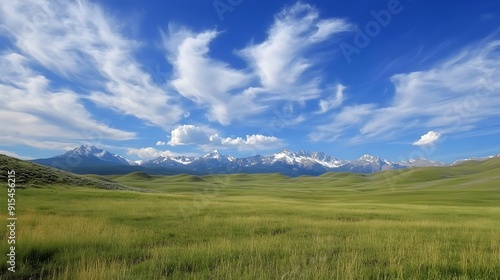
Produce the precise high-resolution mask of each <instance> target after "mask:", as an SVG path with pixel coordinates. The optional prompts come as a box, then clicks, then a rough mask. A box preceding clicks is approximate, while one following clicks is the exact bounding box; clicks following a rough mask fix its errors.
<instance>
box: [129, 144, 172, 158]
mask: <svg viewBox="0 0 500 280" xmlns="http://www.w3.org/2000/svg"><path fill="white" fill-rule="evenodd" d="M127 154H128V155H134V156H137V157H139V158H142V159H153V158H157V157H167V156H176V154H174V153H173V152H171V151H169V150H166V151H160V150H157V149H155V148H153V147H147V148H140V149H134V148H130V149H127Z"/></svg>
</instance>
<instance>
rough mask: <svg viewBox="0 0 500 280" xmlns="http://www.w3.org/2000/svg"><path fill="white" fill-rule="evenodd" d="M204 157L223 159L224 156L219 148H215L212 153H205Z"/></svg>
mask: <svg viewBox="0 0 500 280" xmlns="http://www.w3.org/2000/svg"><path fill="white" fill-rule="evenodd" d="M203 158H213V159H223V158H224V156H223V155H222V154H221V153H220V152H219V150H213V151H211V152H210V153H208V154H206V155H204V156H203Z"/></svg>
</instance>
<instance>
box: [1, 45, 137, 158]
mask: <svg viewBox="0 0 500 280" xmlns="http://www.w3.org/2000/svg"><path fill="white" fill-rule="evenodd" d="M28 63H29V61H28V59H27V58H26V57H24V56H22V55H20V54H18V53H5V54H2V55H0V65H2V67H1V69H0V92H1V93H2V102H1V103H0V109H1V110H0V123H2V124H4V125H3V126H2V130H1V131H0V139H2V143H4V144H9V145H19V144H25V145H28V146H32V147H38V148H47V149H50V147H55V146H58V147H59V148H61V146H62V145H67V144H68V143H63V142H64V141H67V140H73V141H76V140H96V139H112V140H126V139H132V138H135V133H132V132H127V131H122V130H118V129H114V128H112V127H110V125H109V124H106V123H102V122H99V121H97V120H95V119H94V118H93V117H92V116H91V114H90V113H89V112H88V111H87V110H86V109H85V107H84V106H83V104H82V103H81V101H80V98H79V96H78V94H76V93H75V92H73V91H71V90H67V89H59V90H58V89H53V87H52V85H51V83H50V81H49V80H48V79H47V78H46V77H45V76H43V75H40V74H38V73H36V72H34V71H33V70H31V69H30V68H28V67H27V64H28ZM62 139H64V140H62Z"/></svg>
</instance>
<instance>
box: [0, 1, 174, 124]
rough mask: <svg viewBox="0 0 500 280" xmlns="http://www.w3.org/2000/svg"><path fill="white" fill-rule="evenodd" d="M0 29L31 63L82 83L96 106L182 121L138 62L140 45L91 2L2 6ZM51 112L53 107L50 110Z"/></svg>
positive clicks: (153, 120)
mask: <svg viewBox="0 0 500 280" xmlns="http://www.w3.org/2000/svg"><path fill="white" fill-rule="evenodd" d="M0 25H1V28H2V30H5V31H7V35H8V36H9V37H11V38H12V39H13V42H15V47H16V48H17V49H19V50H20V52H22V53H23V54H25V55H26V57H27V58H29V59H30V60H32V61H33V62H36V63H38V64H39V65H41V66H43V67H45V68H46V69H49V70H51V71H53V72H54V73H55V74H57V75H59V76H61V77H63V78H65V79H68V80H70V81H73V82H77V83H79V86H80V87H82V88H86V91H88V92H91V94H90V95H89V96H87V98H88V99H89V100H92V101H93V102H94V103H96V104H98V105H100V106H102V107H104V108H109V109H112V110H115V111H117V112H119V113H122V114H128V115H132V116H135V117H137V118H139V119H142V120H144V121H146V122H148V123H151V124H154V125H157V126H159V127H162V128H170V127H171V125H173V124H175V123H176V122H177V121H178V120H179V119H180V118H181V117H182V113H183V112H182V109H181V108H180V107H179V106H177V105H176V104H174V102H173V97H172V96H171V94H169V93H168V92H166V91H165V90H164V89H162V88H161V87H158V86H157V85H155V84H154V82H153V81H152V79H151V77H150V75H149V74H147V73H146V72H144V71H143V70H142V65H140V64H139V63H138V62H137V61H136V60H135V58H134V54H133V52H134V48H135V47H137V46H139V44H140V43H139V42H136V41H133V40H131V39H129V38H126V37H125V36H124V35H122V34H121V30H120V29H119V23H117V22H115V21H114V20H113V19H112V16H110V15H109V14H105V12H104V11H103V10H102V8H101V7H99V6H98V5H97V4H93V3H90V2H87V1H55V0H52V1H50V0H49V1H46V0H24V1H2V2H1V4H0ZM47 108H49V107H47Z"/></svg>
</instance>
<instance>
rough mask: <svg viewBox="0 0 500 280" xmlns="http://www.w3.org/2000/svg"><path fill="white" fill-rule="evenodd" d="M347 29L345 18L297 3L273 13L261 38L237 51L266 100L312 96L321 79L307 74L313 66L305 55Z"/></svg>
mask: <svg viewBox="0 0 500 280" xmlns="http://www.w3.org/2000/svg"><path fill="white" fill-rule="evenodd" d="M350 30H352V26H351V25H350V24H349V23H348V22H347V21H346V20H344V19H336V18H329V19H321V18H320V16H319V12H318V10H317V9H316V8H314V7H313V6H311V5H309V4H305V3H301V2H298V3H296V4H295V5H292V6H288V7H285V8H284V9H283V10H282V11H281V12H280V13H278V14H277V15H276V16H275V21H274V23H273V25H272V26H271V27H270V29H269V30H268V38H267V39H266V40H265V41H263V42H261V43H258V44H252V45H250V46H248V47H246V48H244V49H243V50H240V51H239V53H240V55H241V56H242V57H243V58H244V59H246V61H247V62H248V64H249V65H250V66H251V68H252V69H253V70H254V72H255V73H256V75H257V76H258V77H259V79H260V83H261V86H262V87H263V88H264V89H265V90H266V93H268V94H269V96H267V99H272V98H277V99H282V98H284V99H295V100H297V99H299V100H308V99H314V98H317V97H318V96H319V95H320V94H321V92H322V89H321V82H322V81H321V78H314V76H312V75H307V74H311V72H310V71H311V69H312V68H313V67H314V62H313V61H312V60H310V59H308V58H307V54H308V53H309V51H310V50H311V48H312V47H313V46H314V45H316V44H318V43H321V42H324V41H326V40H328V39H331V38H332V36H334V35H335V34H338V33H342V32H346V31H350ZM298 92H300V94H297V93H298Z"/></svg>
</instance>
